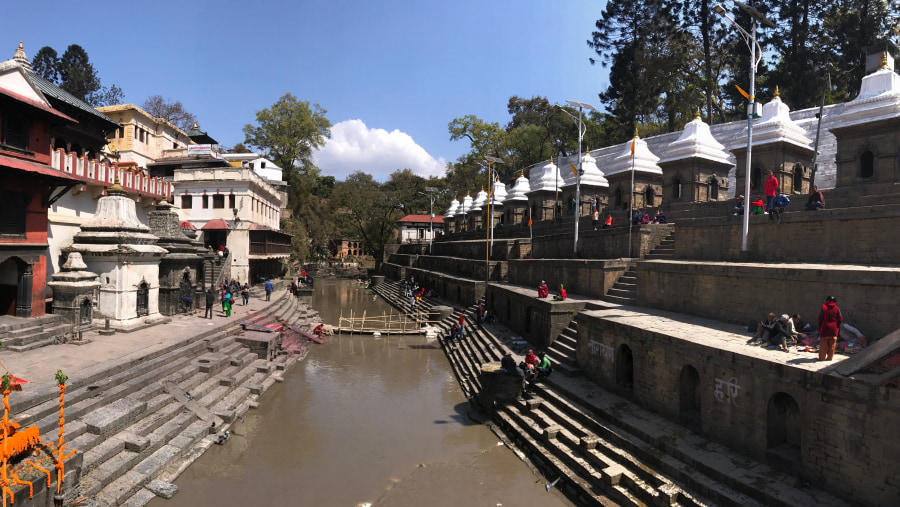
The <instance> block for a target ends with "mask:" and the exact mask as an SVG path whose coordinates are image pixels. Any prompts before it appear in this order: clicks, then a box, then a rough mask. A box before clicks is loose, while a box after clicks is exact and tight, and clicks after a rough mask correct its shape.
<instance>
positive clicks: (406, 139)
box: [313, 120, 446, 181]
mask: <svg viewBox="0 0 900 507" xmlns="http://www.w3.org/2000/svg"><path fill="white" fill-rule="evenodd" d="M313 162H314V163H315V164H316V166H317V167H318V168H319V169H321V171H322V175H323V176H334V177H335V179H337V180H338V181H342V180H344V179H346V178H347V176H349V175H350V174H352V173H354V172H356V171H362V172H364V173H368V174H371V175H372V176H373V177H374V178H375V179H376V180H378V181H386V180H387V179H388V177H389V176H390V174H391V173H392V172H394V171H396V170H398V169H406V168H409V169H410V170H412V172H413V173H415V174H418V175H419V176H422V177H425V178H427V177H429V176H443V175H444V166H445V165H446V161H445V160H444V159H443V158H438V159H435V158H434V157H432V156H431V155H429V154H428V152H427V151H425V149H424V148H422V147H421V146H419V145H418V144H416V142H415V141H413V138H412V137H410V136H409V135H408V134H406V133H403V132H400V131H399V130H394V131H393V132H388V131H387V130H384V129H376V128H368V127H366V124H365V123H363V121H362V120H347V121H342V122H340V123H337V124H335V125H333V126H332V127H331V139H328V141H327V144H325V147H324V148H322V149H321V150H319V151H317V152H316V153H314V154H313Z"/></svg>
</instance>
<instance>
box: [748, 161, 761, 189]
mask: <svg viewBox="0 0 900 507" xmlns="http://www.w3.org/2000/svg"><path fill="white" fill-rule="evenodd" d="M761 180H762V169H761V168H760V167H759V166H757V167H754V168H753V169H752V170H751V171H750V191H751V192H762V190H763V187H762V186H761V185H762V181H761Z"/></svg>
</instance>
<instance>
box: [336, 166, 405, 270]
mask: <svg viewBox="0 0 900 507" xmlns="http://www.w3.org/2000/svg"><path fill="white" fill-rule="evenodd" d="M333 200H334V206H335V210H336V211H335V216H336V219H337V224H338V226H339V228H340V229H339V230H340V231H341V232H342V233H343V235H344V236H345V237H349V238H358V239H359V240H360V241H362V243H363V247H364V248H365V249H366V250H367V251H369V252H371V253H372V256H373V257H374V258H375V269H376V270H377V269H379V268H380V267H381V263H382V259H383V258H384V246H385V245H386V244H388V243H390V242H391V241H392V240H393V237H394V231H395V230H396V225H397V220H399V219H400V218H402V217H403V216H404V215H405V212H404V209H403V207H402V203H401V202H400V200H399V198H398V196H397V193H396V192H395V191H390V190H386V189H384V188H383V187H382V185H381V184H380V183H378V182H377V181H375V179H374V178H372V176H371V175H369V174H366V173H363V172H361V171H357V172H355V173H353V174H351V175H350V176H348V177H347V179H346V180H345V181H342V182H339V183H337V184H336V185H335V187H334V198H333Z"/></svg>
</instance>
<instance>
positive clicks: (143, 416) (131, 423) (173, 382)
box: [13, 294, 317, 506]
mask: <svg viewBox="0 0 900 507" xmlns="http://www.w3.org/2000/svg"><path fill="white" fill-rule="evenodd" d="M316 317H317V314H316V313H315V312H312V311H309V310H308V309H307V308H305V307H302V305H301V303H300V302H299V301H298V299H297V298H294V297H291V296H290V295H289V294H286V295H285V296H284V297H282V298H281V299H280V300H279V301H277V302H275V303H274V304H273V305H271V306H269V307H268V308H267V309H265V310H263V311H260V312H257V314H255V315H254V316H252V317H251V318H249V319H248V320H250V321H252V322H255V323H256V322H272V321H273V320H278V319H285V320H287V321H289V322H290V323H291V324H293V325H295V326H301V327H302V326H306V325H308V324H309V322H310V319H315V318H316ZM188 318H189V317H188ZM247 333H253V332H252V331H247ZM256 334H257V335H264V334H263V333H256ZM241 335H242V330H241V328H240V327H239V325H238V321H237V320H235V321H233V322H232V323H229V325H227V326H221V327H219V328H216V329H213V330H212V331H206V332H203V333H199V334H198V336H195V337H192V338H191V339H188V340H183V341H180V342H178V343H177V344H175V345H172V346H170V347H168V348H167V349H163V350H159V351H157V352H156V353H154V354H153V355H149V356H145V357H142V358H140V359H138V360H135V361H133V362H131V363H129V364H125V365H118V366H114V367H112V368H113V369H112V370H110V369H106V370H104V371H97V372H94V373H92V374H90V375H88V376H86V377H84V378H80V379H79V382H78V383H77V384H72V385H70V386H69V389H67V391H66V419H67V423H66V433H65V435H66V443H67V447H68V448H69V449H77V450H78V454H79V455H80V456H81V458H82V460H81V470H80V480H76V481H72V482H69V481H67V482H66V487H67V489H68V491H67V492H66V502H67V505H68V504H69V502H72V501H74V500H75V499H86V500H84V502H88V503H84V502H83V503H81V504H80V505H103V506H106V505H131V506H142V505H145V504H146V503H147V502H149V501H150V500H151V499H152V498H154V497H155V494H154V493H153V492H151V491H150V490H149V489H147V488H146V487H145V486H146V485H147V484H148V483H149V482H150V481H152V480H154V479H158V478H162V479H163V480H165V481H172V480H174V478H175V477H177V475H178V473H180V471H182V470H183V469H184V467H186V466H187V464H189V463H190V462H192V461H193V460H194V459H196V458H197V457H199V455H200V454H202V452H203V451H204V450H205V449H207V448H208V447H210V446H211V445H212V443H213V442H214V440H215V438H216V436H217V435H220V434H222V432H223V431H225V430H228V429H230V428H231V426H232V425H234V424H235V422H236V420H238V419H241V418H242V416H243V414H244V413H245V412H247V410H248V409H250V408H255V407H256V406H257V404H258V401H257V400H258V398H259V396H260V395H261V394H262V393H263V392H265V391H266V390H268V389H269V388H270V387H271V386H272V385H274V384H275V383H276V382H280V381H282V380H283V377H282V375H283V374H284V373H285V371H287V370H289V369H290V368H291V367H292V366H294V364H296V362H297V361H298V360H299V358H300V357H299V356H297V355H278V356H276V357H274V359H272V360H266V359H265V358H263V357H260V355H258V354H257V353H254V352H252V351H251V350H250V349H248V348H247V347H245V346H243V345H242V344H241V343H240V342H239V341H237V338H239V337H240V336H241ZM264 336H266V337H268V338H266V339H269V340H273V341H276V340H277V342H278V343H280V334H279V333H272V334H270V335H269V334H265V335H264ZM272 345H275V346H277V344H274V343H273V344H272ZM29 404H30V406H27V407H17V409H16V410H14V411H13V413H14V414H16V416H17V417H15V420H16V422H18V423H20V424H22V425H23V426H26V425H32V424H34V425H37V427H38V429H39V430H40V433H41V438H43V439H44V440H45V441H47V442H55V441H56V440H57V436H56V432H57V430H58V428H57V423H58V416H59V406H58V399H57V398H56V397H49V396H46V397H45V399H32V400H30V403H29ZM19 405H21V403H19ZM74 462H77V460H75V461H74ZM67 477H68V476H67ZM39 483H42V484H43V485H44V486H46V481H35V483H34V485H35V489H36V490H37V489H38V487H39ZM70 484H71V485H72V486H70ZM75 484H77V486H76V485H75ZM25 489H27V487H25ZM22 491H23V490H22V489H19V491H18V493H21V492H22ZM25 494H26V495H27V491H25ZM90 502H93V503H90Z"/></svg>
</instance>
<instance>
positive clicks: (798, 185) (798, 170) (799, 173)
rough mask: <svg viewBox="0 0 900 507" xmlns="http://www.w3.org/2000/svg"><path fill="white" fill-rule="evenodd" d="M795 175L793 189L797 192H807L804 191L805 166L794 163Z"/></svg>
mask: <svg viewBox="0 0 900 507" xmlns="http://www.w3.org/2000/svg"><path fill="white" fill-rule="evenodd" d="M793 176H794V178H793V184H792V185H791V186H792V188H793V191H794V192H797V193H805V192H804V191H803V166H801V165H800V164H794V170H793Z"/></svg>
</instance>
